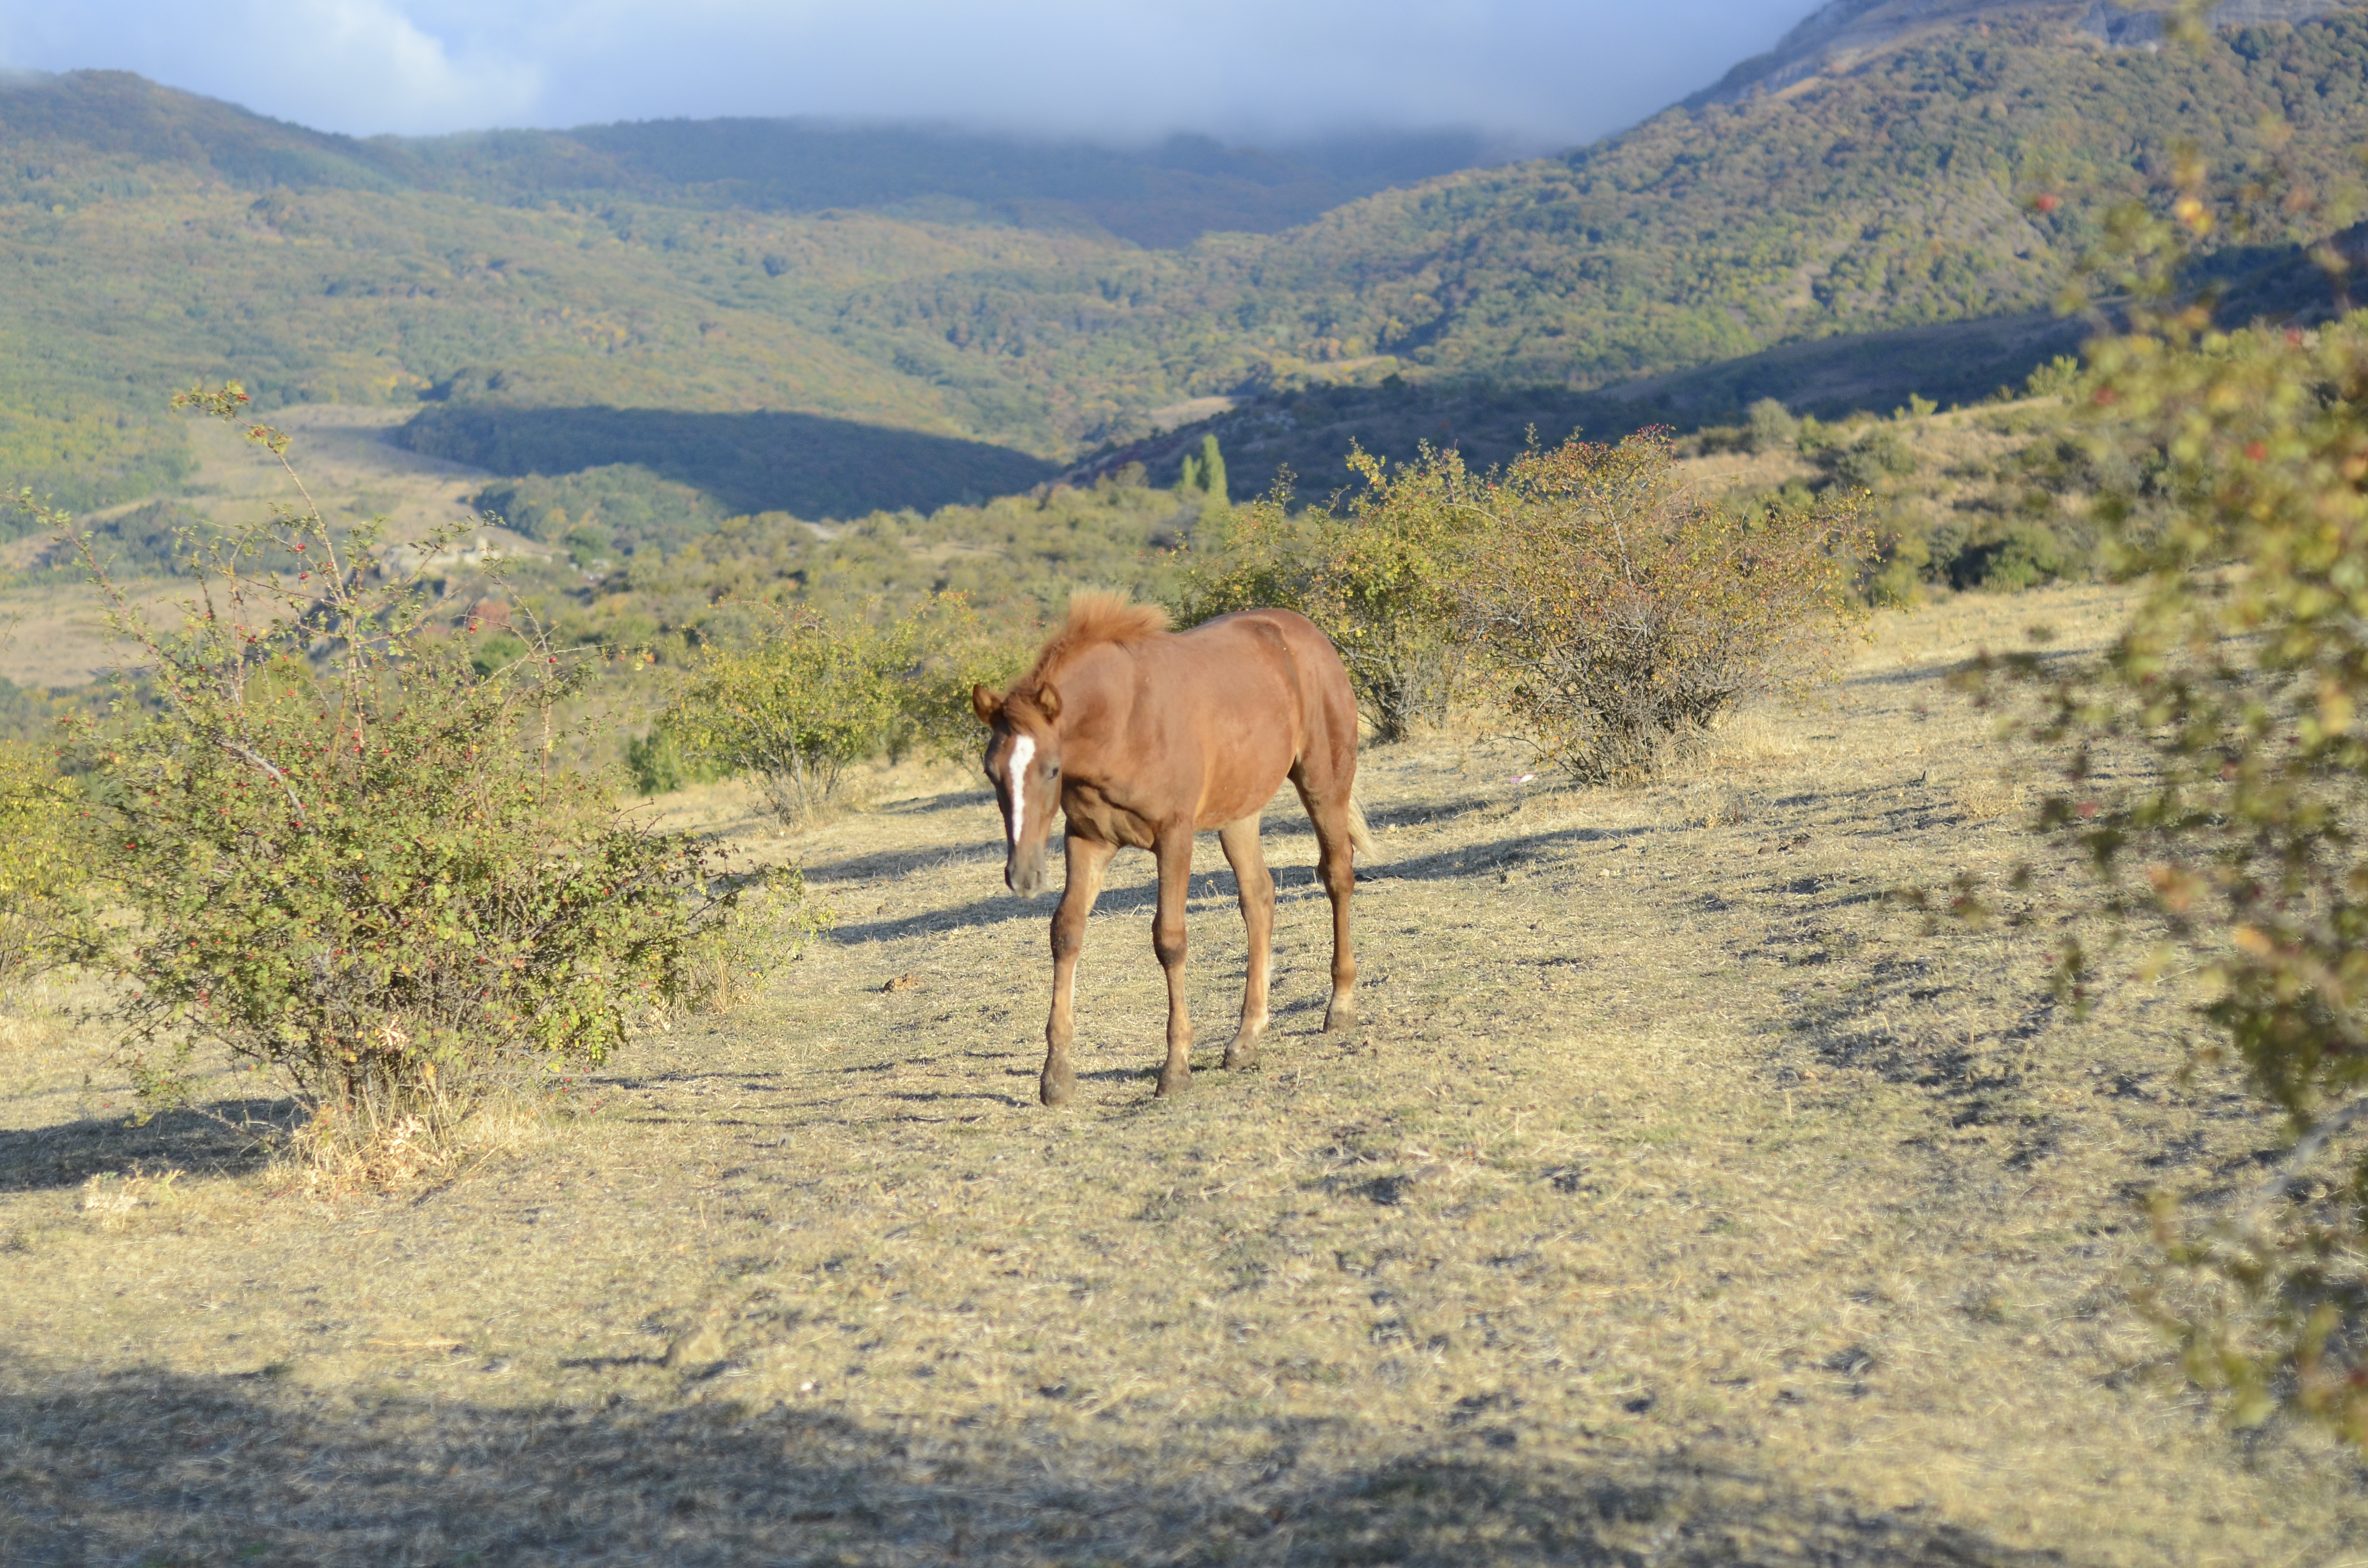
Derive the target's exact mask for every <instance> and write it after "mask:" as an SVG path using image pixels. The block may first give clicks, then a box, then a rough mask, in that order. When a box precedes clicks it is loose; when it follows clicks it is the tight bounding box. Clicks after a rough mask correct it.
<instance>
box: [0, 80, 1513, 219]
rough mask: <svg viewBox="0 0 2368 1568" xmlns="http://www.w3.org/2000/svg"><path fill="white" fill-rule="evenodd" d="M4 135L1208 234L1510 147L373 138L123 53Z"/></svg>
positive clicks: (344, 177) (1408, 140) (597, 193)
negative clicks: (163, 73) (220, 91)
mask: <svg viewBox="0 0 2368 1568" xmlns="http://www.w3.org/2000/svg"><path fill="white" fill-rule="evenodd" d="M0 142H7V143H11V144H24V143H33V144H37V145H38V144H40V143H44V142H47V143H50V144H51V145H53V146H61V147H65V148H74V149H80V150H84V151H86V152H89V153H99V154H102V155H107V154H114V155H120V156H129V157H131V158H133V159H136V160H139V161H141V162H145V163H158V164H175V165H182V166H185V167H188V168H191V169H197V170H202V171H204V172H207V173H211V174H212V175H214V176H218V177H220V178H222V179H223V180H225V181H226V182H228V183H230V184H232V185H235V186H240V187H253V188H274V187H280V188H287V189H293V190H306V189H349V190H367V191H380V192H390V191H395V190H416V191H433V192H439V193H443V194H448V195H457V196H465V197H469V198H471V199H475V200H482V201H495V202H500V203H504V204H517V203H529V204H532V203H538V202H544V201H554V200H557V201H582V200H586V199H593V200H597V199H619V198H622V199H632V200H639V201H648V202H654V203H656V204H659V205H665V206H692V207H706V208H716V209H730V208H742V209H747V210H757V211H782V212H819V211H825V210H831V209H849V210H870V211H890V212H899V213H903V214H905V215H910V216H917V217H923V218H928V219H931V220H934V221H937V222H1001V223H1009V224H1015V225H1018V226H1021V227H1029V228H1040V229H1052V230H1081V231H1094V232H1105V233H1110V234H1114V235H1116V236H1118V237H1120V238H1121V239H1125V240H1129V241H1132V242H1133V243H1135V244H1143V245H1148V246H1154V247H1173V246H1177V245H1183V244H1190V243H1191V242H1192V241H1193V240H1194V239H1195V238H1197V237H1199V236H1200V235H1201V234H1202V233H1209V232H1211V231H1236V232H1244V233H1274V232H1276V231H1278V230H1281V229H1286V228H1291V227H1292V226H1294V225H1296V224H1300V223H1304V222H1307V221H1308V220H1309V219H1311V218H1314V217H1315V216H1316V215H1318V214H1319V213H1322V212H1325V211H1327V210H1330V209H1332V208H1335V207H1338V206H1339V205H1341V204H1342V203H1344V202H1347V201H1351V200H1354V199H1356V198H1358V197H1360V196H1364V195H1367V194H1369V193H1371V192H1372V191H1374V190H1379V189H1382V188H1384V187H1389V186H1393V185H1402V184H1406V183H1410V182H1412V181H1416V180H1421V179H1426V178H1429V177H1430V176H1435V175H1440V174H1447V173H1452V172H1453V171H1454V170H1457V169H1463V168H1471V167H1474V166H1476V165H1481V164H1485V163H1488V162H1498V161H1504V160H1505V159H1508V158H1509V157H1510V156H1512V155H1513V153H1514V152H1515V151H1516V149H1514V148H1512V147H1510V146H1509V145H1506V144H1502V143H1499V142H1495V141H1492V140H1491V139H1489V138H1486V137H1484V136H1482V135H1481V134H1479V133H1478V132H1475V131H1452V130H1445V131H1417V132H1401V131H1390V132H1374V133H1372V134H1370V135H1340V136H1335V137H1331V138H1327V139H1320V140H1313V141H1309V142H1303V143H1297V144H1292V145H1286V146H1282V147H1280V148H1277V149H1274V150H1270V151H1269V150H1261V149H1258V148H1256V147H1242V146H1227V145H1225V144H1224V143H1221V142H1217V141H1215V140H1214V139H1212V138H1210V137H1206V136H1194V135H1176V136H1170V137H1168V138H1167V139H1166V140H1165V141H1163V142H1157V143H1156V144H1153V145H1149V146H1144V147H1140V148H1128V147H1121V146H1110V145H1103V144H1099V143H1095V142H1087V141H1082V140H1055V139H1042V140H1035V139H1030V138H1025V137H1019V136H1011V135H1003V134H996V133H990V132H983V131H964V130H962V129H960V128H958V127H954V126H950V125H931V124H924V123H913V124H904V123H878V124H868V123H861V122H842V121H834V120H823V119H705V120H689V119H665V120H644V121H632V122H621V123H617V124H610V125H590V126H579V127H576V128H575V129H574V130H570V131H470V132H464V133H461V134H457V135H450V136H435V137H393V136H376V137H369V138H359V137H352V136H342V135H337V134H335V133H332V132H327V131H312V130H308V129H307V128H305V127H303V126H300V125H291V124H289V123H288V122H286V121H284V120H277V119H269V118H268V117H265V116H262V115H256V114H253V113H250V112H249V111H247V110H245V109H243V108H238V107H237V106H235V105H233V104H227V103H223V102H221V101H220V100H217V99H213V98H207V97H199V96H198V95H195V94H190V93H184V92H180V91H177V90H176V89H174V88H170V87H164V86H159V85H156V84H154V83H152V82H149V81H147V80H146V79H145V78H143V77H140V76H136V75H133V74H131V73H129V72H121V71H74V72H68V73H65V74H62V75H55V76H47V75H23V76H18V77H16V78H14V79H11V78H8V77H0Z"/></svg>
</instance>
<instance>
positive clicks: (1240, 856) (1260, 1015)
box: [1217, 816, 1274, 1067]
mask: <svg viewBox="0 0 2368 1568" xmlns="http://www.w3.org/2000/svg"><path fill="white" fill-rule="evenodd" d="M1217 842H1218V843H1219V844H1221V845H1223V846H1224V850H1225V861H1226V863H1227V864H1228V865H1230V866H1232V867H1233V869H1234V881H1235V883H1237V884H1238V885H1239V886H1240V888H1241V895H1242V925H1243V926H1245V927H1246V928H1247V931H1248V933H1249V942H1250V965H1249V980H1248V982H1247V983H1246V984H1244V986H1243V987H1242V1027H1241V1029H1240V1032H1238V1033H1236V1034H1235V1036H1234V1042H1233V1043H1232V1044H1231V1045H1228V1046H1227V1047H1225V1065H1226V1066H1228V1067H1240V1066H1245V1065H1247V1063H1248V1062H1249V1061H1250V1059H1251V1058H1252V1057H1254V1056H1256V1055H1257V1054H1258V1037H1259V1036H1260V1035H1263V1034H1264V1033H1266V1025H1267V1011H1266V993H1267V983H1268V980H1269V976H1270V975H1271V974H1272V972H1273V970H1274V878H1273V876H1272V875H1271V874H1270V873H1269V871H1268V870H1267V869H1266V857H1265V856H1264V855H1262V854H1260V853H1259V852H1258V818H1257V817H1256V816H1247V817H1244V818H1242V819H1241V821H1239V822H1229V823H1227V824H1225V825H1224V827H1222V828H1220V829H1218V831H1217Z"/></svg>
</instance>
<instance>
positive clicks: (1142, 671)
mask: <svg viewBox="0 0 2368 1568" xmlns="http://www.w3.org/2000/svg"><path fill="white" fill-rule="evenodd" d="M971 706H972V707H973V708H974V709H975V710H977V712H978V717H979V722H981V723H983V724H985V725H986V726H987V727H988V728H989V729H990V730H992V731H993V732H994V734H993V736H992V737H991V738H990V739H989V740H988V742H987V744H986V776H987V778H989V779H991V780H992V781H993V782H994V784H995V792H996V797H997V798H998V799H999V800H1000V801H1001V802H1002V805H1003V828H1004V837H1005V840H1006V842H1007V843H1008V846H1009V849H1010V855H1009V858H1008V861H1007V863H1006V865H1005V868H1004V873H1003V880H1004V882H1005V885H1007V886H1008V887H1009V888H1010V889H1011V891H1012V892H1016V893H1019V895H1021V896H1022V897H1032V896H1034V894H1035V892H1036V890H1037V889H1038V888H1039V887H1041V886H1042V884H1043V881H1044V840H1045V837H1046V835H1048V834H1050V832H1051V831H1052V827H1053V813H1054V812H1055V811H1056V810H1058V811H1060V812H1065V813H1066V814H1067V816H1068V819H1069V827H1068V837H1067V852H1068V887H1067V889H1066V891H1065V892H1063V893H1062V895H1061V906H1060V908H1059V909H1057V910H1055V911H1054V912H1053V1016H1052V1019H1051V1021H1050V1022H1048V1023H1047V1024H1046V1025H1045V1026H1044V1041H1045V1045H1046V1046H1047V1048H1048V1049H1047V1051H1046V1052H1045V1056H1044V1075H1043V1079H1042V1086H1041V1092H1042V1098H1043V1101H1044V1103H1045V1104H1046V1105H1048V1106H1056V1105H1060V1104H1063V1103H1064V1102H1065V1101H1066V1100H1067V1099H1068V1098H1069V1096H1071V1095H1072V1094H1074V1093H1076V1083H1077V1076H1076V1069H1075V1068H1074V1067H1072V1066H1071V1065H1070V1062H1069V1042H1070V1040H1071V1039H1072V1038H1073V1036H1074V1034H1075V1023H1074V1017H1073V1004H1074V1002H1075V998H1076V979H1077V950H1078V949H1080V948H1081V947H1083V946H1084V945H1085V939H1086V915H1087V913H1088V912H1090V911H1091V910H1092V908H1093V906H1094V899H1095V897H1096V895H1097V894H1099V892H1101V885H1102V873H1103V872H1104V871H1105V870H1107V869H1109V867H1110V858H1111V857H1112V856H1113V855H1115V854H1117V853H1118V850H1119V847H1120V846H1121V845H1126V846H1133V847H1134V848H1138V849H1148V850H1150V851H1151V852H1152V853H1153V854H1154V855H1156V857H1157V858H1158V860H1159V913H1158V915H1157V917H1156V919H1155V920H1154V921H1153V923H1152V927H1151V947H1152V950H1153V951H1154V952H1155V953H1156V954H1158V956H1159V962H1160V966H1161V967H1162V968H1164V969H1165V970H1167V1064H1166V1065H1165V1066H1163V1067H1162V1068H1161V1069H1160V1070H1159V1093H1161V1094H1163V1095H1167V1094H1173V1093H1175V1092H1176V1091H1177V1090H1178V1089H1180V1088H1183V1087H1185V1086H1186V1085H1189V1084H1190V1083H1191V1081H1192V1069H1191V1063H1190V1051H1191V1047H1192V1022H1191V1019H1190V1017H1188V1016H1187V1015H1186V1013H1185V1010H1184V896H1185V892H1186V891H1187V889H1188V888H1189V887H1190V882H1191V876H1192V835H1194V834H1195V833H1198V832H1199V831H1201V829H1203V828H1212V827H1213V828H1215V829H1216V830H1217V839H1218V842H1219V843H1220V844H1222V845H1223V846H1224V850H1225V859H1226V860H1227V861H1228V862H1229V863H1230V864H1231V865H1232V866H1233V868H1234V876H1235V880H1236V881H1238V882H1239V883H1240V884H1241V899H1242V921H1243V924H1245V925H1246V926H1248V927H1249V941H1250V964H1249V983H1248V985H1247V987H1246V988H1245V989H1244V991H1243V993H1242V1022H1241V1028H1240V1031H1239V1032H1238V1033H1236V1034H1235V1036H1234V1040H1233V1043H1232V1044H1231V1045H1229V1046H1227V1047H1226V1048H1225V1065H1226V1066H1228V1067H1237V1066H1240V1065H1241V1064H1242V1063H1244V1062H1247V1061H1248V1060H1249V1059H1250V1057H1251V1055H1252V1054H1253V1053H1254V1052H1255V1051H1257V1049H1258V1037H1259V1036H1260V1035H1262V1034H1264V1033H1265V1032H1266V1027H1267V1010H1266V997H1267V979H1268V974H1269V971H1270V970H1271V969H1272V967H1273V962H1274V878H1273V877H1272V876H1270V875H1269V874H1268V871H1267V869H1266V858H1265V857H1264V856H1263V855H1261V854H1260V853H1259V852H1258V812H1259V811H1260V810H1261V809H1262V808H1263V807H1264V806H1265V805H1266V803H1267V801H1269V800H1270V799H1271V798H1272V797H1273V795H1274V792H1275V790H1277V789H1279V788H1281V784H1282V781H1283V780H1284V779H1285V778H1289V779H1290V780H1291V781H1292V784H1293V785H1294V786H1296V787H1297V789H1298V790H1299V799H1300V803H1301V804H1303V805H1304V806H1305V807H1306V808H1307V814H1308V816H1309V817H1310V818H1311V819H1312V820H1313V821H1314V822H1315V842H1316V845H1317V847H1318V851H1319V858H1318V861H1317V867H1318V869H1317V876H1318V877H1319V878H1320V879H1321V881H1323V883H1324V891H1325V892H1326V893H1327V894H1328V895H1330V897H1331V900H1332V1004H1331V1006H1330V1007H1329V1008H1328V1009H1327V1010H1326V1013H1325V1016H1324V1027H1325V1028H1326V1029H1343V1028H1350V1027H1352V1026H1353V1025H1354V1024H1355V1023H1356V1021H1357V960H1356V959H1355V957H1354V955H1353V954H1352V953H1351V952H1350V950H1349V892H1350V890H1351V889H1353V888H1354V887H1355V885H1356V871H1355V869H1354V867H1353V863H1352V859H1351V856H1352V851H1353V850H1356V849H1362V850H1365V851H1367V852H1368V853H1371V852H1372V836H1371V835H1369V834H1367V832H1366V831H1365V820H1364V816H1363V813H1362V812H1360V811H1359V810H1358V809H1357V806H1356V803H1355V801H1353V800H1352V799H1351V798H1350V791H1351V790H1353V788H1354V787H1355V784H1356V781H1357V702H1356V698H1355V696H1354V694H1352V693H1351V692H1350V690H1349V675H1348V672H1347V671H1346V670H1344V669H1342V668H1341V667H1340V656H1339V654H1338V653H1335V652H1333V649H1332V644H1331V643H1330V642H1327V641H1326V639H1325V636H1324V633H1322V632H1321V631H1317V630H1315V624H1314V623H1313V622H1311V621H1309V620H1308V619H1306V618H1305V617H1304V616H1300V615H1294V614H1292V612H1291V611H1289V610H1282V609H1253V610H1244V611H1243V612H1241V613H1240V614H1238V615H1224V616H1219V617H1218V618H1217V619H1214V620H1212V621H1208V622H1206V623H1205V624H1203V625H1201V626H1196V627H1194V628H1193V629H1192V630H1191V631H1186V632H1183V633H1180V634H1178V633H1172V632H1170V631H1168V630H1167V616H1166V615H1165V614H1164V613H1163V612H1161V611H1160V610H1159V609H1157V608H1153V607H1150V606H1144V605H1131V604H1129V603H1127V602H1126V601H1125V600H1124V599H1122V598H1120V597H1117V596H1115V595H1110V594H1080V595H1078V596H1077V597H1076V598H1074V599H1072V600H1070V602H1069V618H1068V621H1067V623H1066V624H1064V626H1063V627H1062V628H1061V629H1060V631H1056V632H1054V633H1053V637H1052V639H1051V640H1050V641H1048V642H1046V643H1045V644H1044V647H1043V651H1042V653H1038V654H1037V655H1036V665H1035V668H1033V669H1032V670H1030V672H1029V673H1028V674H1027V675H1026V676H1022V677H1021V678H1020V679H1019V680H1018V681H1016V682H1014V683H1013V685H1012V687H1011V689H1010V690H1009V691H1008V692H1005V693H1004V694H1003V695H1002V696H1000V697H997V696H996V695H995V693H993V692H991V691H989V690H987V689H986V687H983V686H982V687H974V688H973V690H972V692H971Z"/></svg>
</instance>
